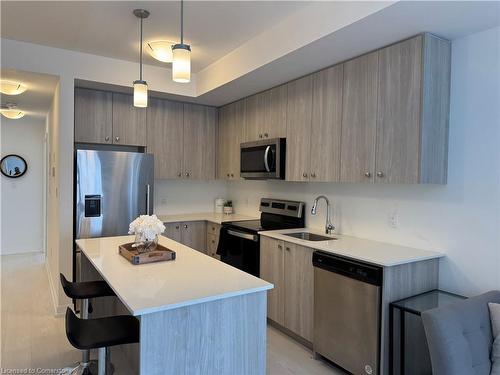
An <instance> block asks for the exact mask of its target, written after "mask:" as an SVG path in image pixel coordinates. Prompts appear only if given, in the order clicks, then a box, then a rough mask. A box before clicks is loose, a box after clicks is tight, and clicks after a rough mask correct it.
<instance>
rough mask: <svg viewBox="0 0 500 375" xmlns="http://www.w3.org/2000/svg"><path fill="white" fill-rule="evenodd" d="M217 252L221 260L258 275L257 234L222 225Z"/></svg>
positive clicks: (258, 243) (258, 249) (258, 251)
mask: <svg viewBox="0 0 500 375" xmlns="http://www.w3.org/2000/svg"><path fill="white" fill-rule="evenodd" d="M217 254H218V255H220V259H221V261H223V262H224V263H227V264H229V265H231V266H233V267H236V268H238V269H240V270H242V271H245V272H247V273H249V274H251V275H254V276H257V277H259V263H260V241H259V235H258V234H254V233H248V232H243V231H240V230H238V229H235V228H231V227H224V226H222V228H221V230H220V236H219V245H218V247H217Z"/></svg>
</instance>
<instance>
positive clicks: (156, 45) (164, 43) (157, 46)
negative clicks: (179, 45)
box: [148, 40, 175, 63]
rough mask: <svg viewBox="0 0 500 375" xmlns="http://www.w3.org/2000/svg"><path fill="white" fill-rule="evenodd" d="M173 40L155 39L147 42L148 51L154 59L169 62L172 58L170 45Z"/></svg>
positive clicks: (173, 43)
mask: <svg viewBox="0 0 500 375" xmlns="http://www.w3.org/2000/svg"><path fill="white" fill-rule="evenodd" d="M174 45H175V42H171V41H169V40H155V41H153V42H148V52H149V54H150V55H151V56H152V57H154V58H155V59H156V60H159V61H162V62H166V63H171V62H172V60H173V58H172V46H174Z"/></svg>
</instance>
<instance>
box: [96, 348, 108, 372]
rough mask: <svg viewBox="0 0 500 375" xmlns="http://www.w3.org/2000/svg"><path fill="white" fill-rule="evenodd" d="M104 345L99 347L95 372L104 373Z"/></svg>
mask: <svg viewBox="0 0 500 375" xmlns="http://www.w3.org/2000/svg"><path fill="white" fill-rule="evenodd" d="M106 357H107V356H106V347H104V348H99V358H98V359H97V374H98V375H106Z"/></svg>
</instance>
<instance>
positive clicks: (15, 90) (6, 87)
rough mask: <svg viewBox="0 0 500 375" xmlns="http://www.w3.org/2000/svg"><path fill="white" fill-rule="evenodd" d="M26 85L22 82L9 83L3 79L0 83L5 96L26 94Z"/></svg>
mask: <svg viewBox="0 0 500 375" xmlns="http://www.w3.org/2000/svg"><path fill="white" fill-rule="evenodd" d="M26 89H27V87H26V85H24V84H23V83H21V82H14V81H7V80H4V79H2V80H1V81H0V92H1V93H2V94H5V95H19V94H22V93H23V92H25V91H26Z"/></svg>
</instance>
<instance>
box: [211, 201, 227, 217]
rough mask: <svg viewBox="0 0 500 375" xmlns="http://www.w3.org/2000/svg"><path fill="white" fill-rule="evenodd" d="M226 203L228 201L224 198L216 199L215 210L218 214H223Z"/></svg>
mask: <svg viewBox="0 0 500 375" xmlns="http://www.w3.org/2000/svg"><path fill="white" fill-rule="evenodd" d="M224 203H226V200H225V199H223V198H216V199H215V203H214V211H215V213H216V214H221V213H222V212H223V211H224Z"/></svg>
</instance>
